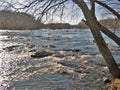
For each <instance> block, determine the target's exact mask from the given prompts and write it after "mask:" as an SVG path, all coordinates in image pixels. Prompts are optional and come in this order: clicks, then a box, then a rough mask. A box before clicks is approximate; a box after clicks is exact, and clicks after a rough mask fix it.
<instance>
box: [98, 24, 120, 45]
mask: <svg viewBox="0 0 120 90" xmlns="http://www.w3.org/2000/svg"><path fill="white" fill-rule="evenodd" d="M98 27H99V30H100V31H102V32H103V33H104V34H106V35H107V36H108V37H109V38H111V39H112V40H113V41H114V42H115V43H116V44H117V45H119V46H120V38H119V37H118V36H117V35H115V34H114V33H113V32H111V31H110V30H108V29H107V28H106V27H104V26H103V25H101V24H100V23H99V22H98Z"/></svg>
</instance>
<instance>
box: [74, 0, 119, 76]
mask: <svg viewBox="0 0 120 90" xmlns="http://www.w3.org/2000/svg"><path fill="white" fill-rule="evenodd" d="M73 2H74V3H76V4H77V5H78V6H79V7H80V8H81V9H82V11H83V14H84V16H85V18H86V21H87V23H88V25H89V27H90V30H91V32H92V34H93V37H94V39H95V41H96V43H97V46H98V48H99V50H100V52H101V54H102V55H103V57H104V59H105V61H106V65H107V67H108V68H109V71H110V73H111V74H112V76H113V77H114V78H120V69H119V67H118V65H117V63H116V62H115V60H114V58H113V56H112V54H111V52H110V50H109V49H108V47H107V45H106V43H105V41H104V39H103V37H102V35H101V33H100V31H99V29H100V28H99V25H98V23H97V22H96V17H95V16H94V15H93V14H92V13H91V11H90V10H89V8H88V7H87V5H86V3H85V2H84V1H83V0H73Z"/></svg>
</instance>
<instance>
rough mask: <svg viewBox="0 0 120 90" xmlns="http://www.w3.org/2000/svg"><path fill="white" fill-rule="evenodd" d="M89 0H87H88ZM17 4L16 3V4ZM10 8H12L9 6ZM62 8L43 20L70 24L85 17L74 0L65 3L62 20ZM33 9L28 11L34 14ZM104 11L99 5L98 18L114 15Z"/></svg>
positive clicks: (76, 22) (21, 0) (21, 1)
mask: <svg viewBox="0 0 120 90" xmlns="http://www.w3.org/2000/svg"><path fill="white" fill-rule="evenodd" d="M2 1H9V2H10V3H11V1H13V2H15V1H17V0H0V2H2ZM18 1H19V2H20V3H22V4H25V3H24V0H18ZM28 1H32V0H28ZM86 1H87V0H86ZM114 1H117V0H114ZM14 5H15V4H14ZM36 5H37V4H36ZM16 7H21V6H20V5H16ZM96 8H98V5H96ZM8 9H10V8H8ZM59 10H60V9H58V12H56V13H54V15H53V16H50V15H48V16H47V17H49V19H47V21H46V19H45V17H44V18H43V22H44V23H52V22H55V23H70V24H78V23H79V22H80V21H81V19H83V18H84V16H83V14H82V12H81V10H80V8H79V7H77V5H75V4H73V2H72V1H71V0H70V1H69V2H67V3H65V9H64V12H63V16H62V20H61V18H60V11H59ZM21 11H23V12H24V11H25V10H21ZM32 11H34V10H30V11H28V13H29V14H32ZM51 12H52V11H50V12H49V13H51ZM103 12H105V13H106V12H107V10H103V8H102V7H99V8H98V9H96V15H97V18H98V19H103V18H107V17H113V16H112V15H110V14H109V15H108V14H107V15H106V14H105V13H103ZM39 13H40V10H38V12H37V13H36V15H35V16H36V17H38V15H39Z"/></svg>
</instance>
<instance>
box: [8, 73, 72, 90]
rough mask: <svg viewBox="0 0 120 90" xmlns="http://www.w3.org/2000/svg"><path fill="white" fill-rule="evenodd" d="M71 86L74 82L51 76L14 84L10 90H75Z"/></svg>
mask: <svg viewBox="0 0 120 90" xmlns="http://www.w3.org/2000/svg"><path fill="white" fill-rule="evenodd" d="M70 84H71V85H72V80H70V79H67V78H65V77H63V76H61V75H52V74H51V75H43V76H39V77H35V78H31V79H29V80H23V81H17V82H14V83H13V86H11V87H9V88H8V90H73V89H72V87H70V86H71V85H70Z"/></svg>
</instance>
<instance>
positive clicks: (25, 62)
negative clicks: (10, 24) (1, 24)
mask: <svg viewBox="0 0 120 90" xmlns="http://www.w3.org/2000/svg"><path fill="white" fill-rule="evenodd" d="M116 34H117V35H118V36H119V35H120V31H116ZM103 36H104V38H105V40H106V41H107V43H110V44H112V45H113V46H117V45H116V44H115V43H114V42H113V41H112V40H110V39H108V37H107V36H105V35H103ZM26 44H31V45H35V47H34V48H32V49H35V50H37V51H40V50H49V51H62V50H66V51H67V50H71V49H72V50H74V49H79V50H80V51H81V53H82V54H86V53H93V54H94V53H98V52H99V51H98V49H97V47H96V44H95V43H93V37H92V34H91V32H90V31H89V30H88V29H85V30H79V29H65V30H63V29H62V30H49V29H48V30H45V29H42V30H33V31H30V30H26V31H20V30H15V31H12V30H7V31H5V30H1V31H0V85H1V86H0V90H7V87H8V86H9V85H12V86H11V87H10V88H9V89H8V90H70V89H69V88H68V87H69V86H70V84H71V83H72V80H70V79H67V78H65V77H63V76H61V75H57V74H56V75H52V74H50V75H42V76H39V77H34V76H33V77H32V78H31V79H29V77H27V76H26V77H21V78H20V79H24V80H22V81H19V79H16V77H17V74H15V75H13V76H12V75H11V73H13V72H14V73H16V72H17V71H19V72H17V73H18V74H22V69H24V68H25V67H29V68H30V67H32V65H35V64H37V63H39V61H38V60H36V59H34V60H33V58H30V57H28V58H21V57H22V56H27V55H26V54H25V52H29V51H30V49H25V50H22V49H23V47H22V46H23V45H26ZM11 45H21V46H20V47H19V48H17V50H15V51H13V52H6V51H4V50H3V48H5V47H7V46H11ZM50 45H51V46H54V47H53V48H49V47H48V46H50ZM66 55H74V53H70V52H69V53H66ZM19 69H21V70H19ZM36 69H40V68H33V70H36ZM36 71H37V70H36ZM29 72H30V71H29ZM28 76H29V75H28ZM14 78H15V80H14ZM26 79H28V80H26ZM13 81H17V82H14V83H13ZM40 88H41V89H40ZM71 90H72V89H71Z"/></svg>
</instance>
